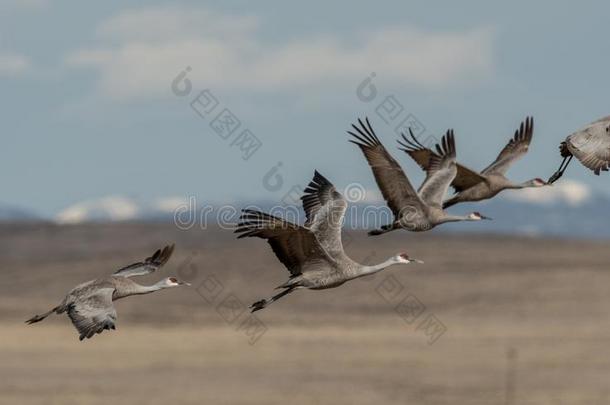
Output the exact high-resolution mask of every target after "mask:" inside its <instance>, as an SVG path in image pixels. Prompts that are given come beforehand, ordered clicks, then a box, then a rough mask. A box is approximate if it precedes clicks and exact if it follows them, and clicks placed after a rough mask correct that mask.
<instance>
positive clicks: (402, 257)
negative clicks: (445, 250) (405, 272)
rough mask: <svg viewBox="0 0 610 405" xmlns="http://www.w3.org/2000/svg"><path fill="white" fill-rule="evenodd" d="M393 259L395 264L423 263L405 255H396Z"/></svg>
mask: <svg viewBox="0 0 610 405" xmlns="http://www.w3.org/2000/svg"><path fill="white" fill-rule="evenodd" d="M394 259H395V260H396V262H397V263H404V264H408V263H411V262H415V263H423V261H421V260H418V259H413V258H411V257H409V255H408V254H406V253H401V254H398V255H396V256H394Z"/></svg>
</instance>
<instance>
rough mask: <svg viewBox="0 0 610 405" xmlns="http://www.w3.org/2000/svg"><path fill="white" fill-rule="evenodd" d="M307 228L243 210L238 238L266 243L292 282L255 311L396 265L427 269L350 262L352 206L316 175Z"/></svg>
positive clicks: (404, 260) (404, 258) (307, 198)
mask: <svg viewBox="0 0 610 405" xmlns="http://www.w3.org/2000/svg"><path fill="white" fill-rule="evenodd" d="M304 193H305V194H304V195H303V197H301V200H302V201H303V208H304V209H305V215H306V222H305V225H304V226H300V225H297V224H294V223H291V222H288V221H285V220H283V219H281V218H278V217H274V216H271V215H268V214H265V213H262V212H260V211H255V210H243V214H242V216H241V217H240V222H239V224H238V225H237V229H236V230H235V232H236V233H239V234H240V235H239V236H238V238H245V237H248V236H256V237H259V238H263V239H266V240H267V242H268V243H269V245H271V249H273V252H274V253H275V255H276V256H277V258H278V259H279V260H280V261H281V262H282V263H283V264H284V266H286V268H287V269H288V271H289V272H290V278H289V279H288V281H286V282H285V283H284V284H282V285H280V286H279V287H277V288H281V289H283V291H282V292H280V293H279V294H277V295H274V296H273V297H271V298H268V299H262V300H260V301H257V302H255V303H254V304H252V305H251V306H250V309H251V310H252V312H255V311H258V310H261V309H263V308H265V307H266V306H267V305H269V304H271V303H272V302H274V301H277V300H278V299H280V298H281V297H283V296H284V295H286V294H289V293H291V292H293V291H294V290H296V289H301V288H309V289H312V290H322V289H326V288H333V287H338V286H340V285H341V284H343V283H345V282H346V281H349V280H353V279H355V278H358V277H362V276H366V275H369V274H373V273H377V272H378V271H381V270H383V269H384V268H386V267H388V266H391V265H393V264H408V263H411V262H417V263H423V262H422V261H420V260H417V259H412V258H409V256H408V255H407V254H406V253H401V254H398V255H396V256H392V257H390V258H389V259H387V260H386V261H384V262H383V263H380V264H377V265H374V266H365V265H362V264H360V263H356V262H355V261H353V260H352V259H350V258H349V257H348V256H347V255H346V254H345V252H344V251H343V245H342V243H341V224H342V222H343V217H344V216H345V210H346V209H347V202H346V201H345V199H344V198H343V196H342V195H341V194H340V193H339V192H337V190H336V189H335V187H334V186H333V185H332V184H331V183H330V182H329V181H328V180H327V179H326V178H325V177H324V176H322V175H321V174H320V173H318V172H317V171H316V172H315V174H314V177H313V180H312V181H311V183H309V185H308V187H307V188H306V189H305V191H304Z"/></svg>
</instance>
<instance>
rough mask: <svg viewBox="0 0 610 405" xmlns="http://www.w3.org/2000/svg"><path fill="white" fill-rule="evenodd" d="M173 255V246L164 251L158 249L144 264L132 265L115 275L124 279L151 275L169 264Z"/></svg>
mask: <svg viewBox="0 0 610 405" xmlns="http://www.w3.org/2000/svg"><path fill="white" fill-rule="evenodd" d="M172 253H174V245H173V244H172V245H168V246H165V247H164V248H163V250H161V249H157V251H156V252H155V253H154V254H153V255H152V256H150V257H147V258H146V259H144V261H143V262H138V263H133V264H130V265H129V266H126V267H123V268H122V269H119V270H117V271H115V272H114V274H115V275H117V276H122V277H133V276H143V275H146V274H150V273H152V272H154V271H156V270H157V269H158V268H160V267H162V266H163V265H164V264H165V263H167V261H168V260H169V258H170V256H171V255H172Z"/></svg>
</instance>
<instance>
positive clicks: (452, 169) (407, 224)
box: [347, 118, 490, 235]
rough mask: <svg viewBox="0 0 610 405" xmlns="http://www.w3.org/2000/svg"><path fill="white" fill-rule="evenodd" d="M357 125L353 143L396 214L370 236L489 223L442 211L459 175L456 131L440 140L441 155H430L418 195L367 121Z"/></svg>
mask: <svg viewBox="0 0 610 405" xmlns="http://www.w3.org/2000/svg"><path fill="white" fill-rule="evenodd" d="M358 123H359V124H360V125H359V126H356V125H354V124H352V128H353V129H354V130H355V131H356V132H352V131H347V132H348V133H349V134H350V135H351V136H353V137H354V138H355V139H350V142H352V143H354V144H356V145H358V147H360V149H361V150H362V152H363V153H364V156H365V158H366V160H367V161H368V163H369V166H371V169H372V170H373V174H374V176H375V180H376V181H377V185H378V186H379V189H380V190H381V193H382V195H383V198H384V199H385V200H386V202H387V204H388V206H389V207H390V210H392V213H393V214H394V222H392V223H391V224H388V225H383V226H382V227H381V229H375V230H373V231H370V232H369V235H381V234H383V233H386V232H390V231H393V230H395V229H401V228H402V229H407V230H409V231H414V232H421V231H427V230H430V229H432V228H434V227H435V226H436V225H439V224H443V223H446V222H457V221H480V220H482V219H490V218H488V217H486V216H483V215H481V214H480V213H478V212H473V213H471V214H469V215H466V216H461V215H449V214H447V213H445V212H444V211H443V209H442V207H441V204H442V202H443V196H444V195H445V193H446V192H447V188H449V184H450V183H451V181H452V180H453V178H454V177H455V175H456V172H457V169H456V164H455V140H454V135H453V130H448V131H447V134H446V135H445V136H443V138H442V140H441V144H442V145H438V144H437V145H436V150H437V152H438V153H435V154H431V155H430V158H429V159H428V162H426V164H425V165H424V167H423V168H424V170H425V171H426V179H425V180H424V182H423V183H422V185H421V186H420V188H419V190H418V191H417V192H416V191H415V189H414V188H413V186H412V185H411V183H410V182H409V179H408V178H407V176H406V175H405V173H404V172H403V170H402V169H401V168H400V165H399V164H398V163H397V162H396V160H394V158H393V157H392V156H391V155H390V154H389V153H388V151H387V150H386V148H385V147H384V146H383V145H382V144H381V142H380V141H379V138H378V137H377V135H376V134H375V131H373V128H372V127H371V124H370V122H369V120H368V118H366V125H365V124H364V123H363V122H362V120H360V119H358Z"/></svg>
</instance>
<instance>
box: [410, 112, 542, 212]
mask: <svg viewBox="0 0 610 405" xmlns="http://www.w3.org/2000/svg"><path fill="white" fill-rule="evenodd" d="M409 132H410V134H411V139H407V137H406V136H405V135H404V134H402V140H399V141H398V144H399V145H400V149H401V150H402V151H404V152H406V153H407V154H408V155H409V156H411V158H413V160H415V162H417V164H419V165H420V166H421V167H422V168H425V167H426V165H427V164H428V162H429V160H430V157H431V156H432V155H434V154H435V152H434V151H432V150H431V149H429V148H426V147H425V146H423V145H422V144H421V143H419V142H418V141H417V139H416V138H415V136H414V135H413V132H412V131H411V129H410V128H409ZM533 133H534V119H533V118H532V117H527V118H526V119H525V121H523V122H521V125H520V126H519V129H517V130H516V131H515V135H514V136H513V137H512V138H511V139H510V140H509V141H508V143H507V144H506V146H505V147H504V148H503V149H502V150H501V151H500V154H499V155H498V157H497V158H496V160H494V161H493V162H492V163H491V164H490V165H489V166H487V167H486V168H485V169H483V170H482V171H481V172H480V173H477V172H476V171H475V170H471V169H469V168H467V167H466V166H463V165H461V164H459V163H456V167H457V174H456V176H455V178H454V179H453V181H452V182H451V186H452V187H453V189H454V190H455V193H456V194H455V195H453V196H452V197H451V198H449V199H448V200H446V201H445V202H443V208H448V207H451V206H452V205H454V204H458V203H461V202H467V201H481V200H486V199H488V198H492V197H494V196H495V195H497V194H498V193H499V192H501V191H503V190H509V189H522V188H529V187H543V186H546V185H548V183H547V182H545V181H544V180H542V179H541V178H539V177H537V178H534V179H531V180H528V181H525V182H523V183H513V182H512V181H510V180H509V179H507V178H506V176H505V174H506V171H507V170H508V169H509V167H510V166H511V165H512V164H513V163H515V162H516V161H517V160H519V159H520V158H521V157H523V156H524V155H525V154H526V153H527V150H528V148H529V145H530V142H531V141H532V135H533Z"/></svg>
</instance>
